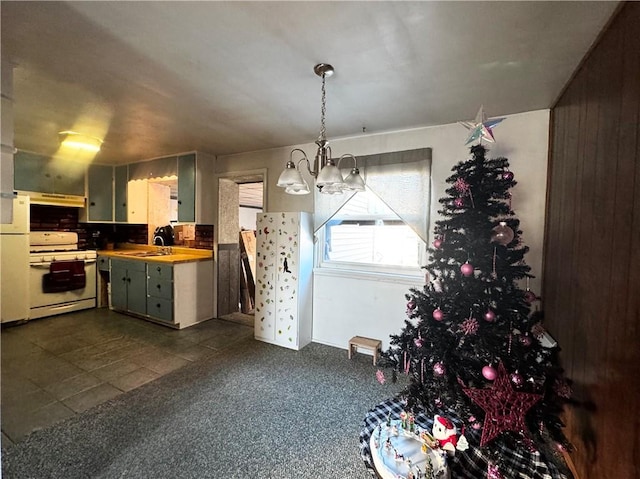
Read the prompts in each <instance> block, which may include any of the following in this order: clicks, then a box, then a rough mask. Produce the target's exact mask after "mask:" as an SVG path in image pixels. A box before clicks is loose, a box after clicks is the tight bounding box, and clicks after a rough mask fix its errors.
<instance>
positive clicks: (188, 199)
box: [178, 153, 196, 223]
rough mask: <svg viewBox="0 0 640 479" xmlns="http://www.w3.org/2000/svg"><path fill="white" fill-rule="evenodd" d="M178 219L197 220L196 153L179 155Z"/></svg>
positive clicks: (186, 221)
mask: <svg viewBox="0 0 640 479" xmlns="http://www.w3.org/2000/svg"><path fill="white" fill-rule="evenodd" d="M178 221H180V222H181V223H182V222H184V223H193V222H195V221H196V155H195V153H191V154H188V155H181V156H179V157H178Z"/></svg>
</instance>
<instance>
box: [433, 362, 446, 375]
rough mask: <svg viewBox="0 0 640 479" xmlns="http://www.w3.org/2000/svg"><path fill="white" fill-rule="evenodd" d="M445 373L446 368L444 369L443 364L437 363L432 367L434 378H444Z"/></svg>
mask: <svg viewBox="0 0 640 479" xmlns="http://www.w3.org/2000/svg"><path fill="white" fill-rule="evenodd" d="M446 372H447V368H445V367H444V364H442V363H440V362H438V363H435V364H434V365H433V373H434V374H435V375H436V376H444V374H445V373H446Z"/></svg>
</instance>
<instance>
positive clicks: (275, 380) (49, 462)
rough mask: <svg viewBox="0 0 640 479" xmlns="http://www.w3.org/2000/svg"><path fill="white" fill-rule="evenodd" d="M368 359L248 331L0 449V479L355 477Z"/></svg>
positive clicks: (387, 389) (371, 374) (374, 388)
mask: <svg viewBox="0 0 640 479" xmlns="http://www.w3.org/2000/svg"><path fill="white" fill-rule="evenodd" d="M375 370H376V368H375V367H374V366H373V365H372V364H371V357H370V356H366V355H361V354H357V355H355V357H354V359H352V360H351V361H349V360H348V359H347V352H346V351H345V350H341V349H337V348H331V347H328V346H323V345H319V344H311V345H309V346H307V347H306V348H304V349H303V350H301V351H297V352H296V351H291V350H288V349H284V348H279V347H276V346H272V345H268V344H265V343H262V342H257V341H254V340H253V339H247V340H244V341H241V342H239V343H238V344H237V347H236V348H235V349H233V350H232V351H226V352H225V353H224V354H220V355H218V356H215V357H213V358H211V359H210V360H207V361H203V362H199V363H194V364H193V365H190V366H186V367H184V368H182V369H180V370H178V371H175V372H174V373H172V374H170V375H168V376H164V377H162V378H160V379H158V380H156V381H154V382H152V383H149V384H147V385H145V386H142V387H140V388H138V389H135V390H133V391H131V392H129V393H127V394H124V395H122V396H120V397H118V398H116V399H114V400H112V401H110V402H107V403H104V404H101V405H100V406H97V407H95V408H93V409H91V410H89V411H87V412H85V413H83V414H81V415H79V416H76V417H73V418H71V419H69V420H66V421H64V422H62V423H59V424H56V425H54V426H53V427H51V428H49V429H46V430H42V431H36V432H34V433H32V434H31V435H30V436H29V437H28V438H27V439H25V440H24V441H22V442H20V443H18V444H16V445H15V446H12V447H10V448H8V449H3V450H2V477H3V478H4V479H14V478H15V479H17V478H20V479H25V478H65V479H72V478H156V479H159V478H198V479H200V478H220V479H222V478H278V479H286V478H340V479H342V478H354V479H357V478H362V479H370V478H371V475H370V474H369V473H368V472H367V470H366V469H365V467H364V464H363V462H362V460H361V459H360V456H359V447H358V434H359V432H360V427H361V424H362V421H363V419H364V416H365V414H366V412H367V411H368V410H369V409H370V408H372V407H373V406H375V405H376V404H377V403H379V402H381V401H382V400H384V399H387V398H389V397H391V396H393V395H394V394H395V392H396V391H398V390H399V388H400V385H398V384H396V385H391V384H388V383H387V384H385V385H380V384H379V383H378V382H376V380H375Z"/></svg>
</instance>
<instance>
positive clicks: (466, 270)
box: [460, 261, 473, 276]
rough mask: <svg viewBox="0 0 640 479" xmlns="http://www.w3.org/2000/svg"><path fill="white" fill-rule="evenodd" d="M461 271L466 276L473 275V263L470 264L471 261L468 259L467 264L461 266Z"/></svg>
mask: <svg viewBox="0 0 640 479" xmlns="http://www.w3.org/2000/svg"><path fill="white" fill-rule="evenodd" d="M460 272H461V273H462V274H463V275H464V276H471V275H472V274H473V265H471V264H469V262H468V261H467V262H466V263H465V264H463V265H462V266H460Z"/></svg>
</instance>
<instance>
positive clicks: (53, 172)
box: [14, 151, 87, 196]
mask: <svg viewBox="0 0 640 479" xmlns="http://www.w3.org/2000/svg"><path fill="white" fill-rule="evenodd" d="M14 160H15V161H14V189H16V190H19V191H32V192H37V193H53V194H58V195H72V196H84V195H85V189H84V187H85V174H86V169H87V168H86V166H85V165H84V164H83V163H80V162H75V161H70V160H64V159H58V158H51V157H48V156H43V155H38V154H35V153H29V152H26V151H18V152H17V153H16V154H15V156H14Z"/></svg>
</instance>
